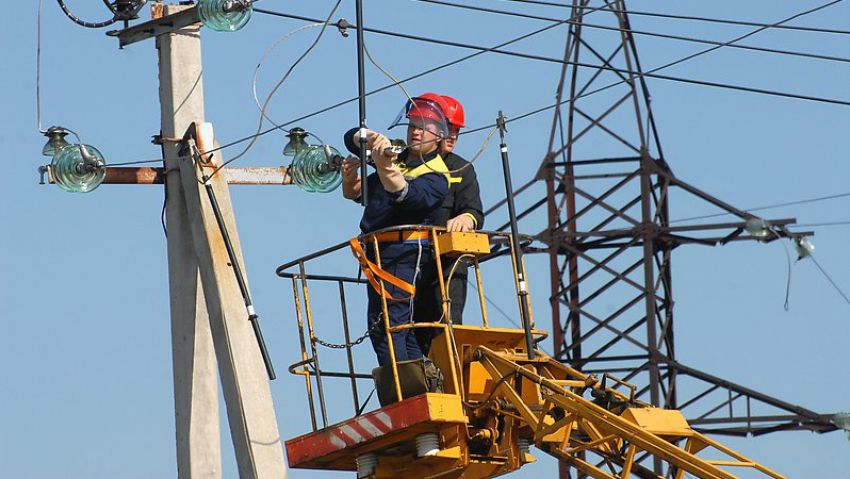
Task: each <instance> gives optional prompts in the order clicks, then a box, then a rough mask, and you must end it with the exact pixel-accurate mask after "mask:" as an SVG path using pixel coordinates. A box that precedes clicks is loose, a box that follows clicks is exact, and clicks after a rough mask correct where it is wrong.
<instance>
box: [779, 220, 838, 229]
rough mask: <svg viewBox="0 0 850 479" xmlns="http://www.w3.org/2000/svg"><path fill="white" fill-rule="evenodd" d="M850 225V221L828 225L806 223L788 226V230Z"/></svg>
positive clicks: (833, 222)
mask: <svg viewBox="0 0 850 479" xmlns="http://www.w3.org/2000/svg"><path fill="white" fill-rule="evenodd" d="M847 225H850V221H832V222H828V223H804V224H795V225H787V226H786V228H812V227H815V226H819V227H823V226H847Z"/></svg>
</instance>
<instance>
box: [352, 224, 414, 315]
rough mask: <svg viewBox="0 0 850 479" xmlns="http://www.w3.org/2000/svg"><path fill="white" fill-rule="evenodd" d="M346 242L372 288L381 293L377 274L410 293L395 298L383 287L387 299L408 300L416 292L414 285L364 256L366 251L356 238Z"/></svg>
mask: <svg viewBox="0 0 850 479" xmlns="http://www.w3.org/2000/svg"><path fill="white" fill-rule="evenodd" d="M348 243H349V245H350V246H351V254H353V255H354V257H355V258H356V259H357V261H359V262H360V269H362V270H363V274H364V275H365V276H366V279H368V280H369V283H370V284H371V285H372V287H373V288H375V291H377V293H378V294H381V285H380V283H378V280H377V279H376V278H375V276H377V277H378V278H380V279H381V280H383V281H386V282H388V283H391V284H394V285H395V286H397V287H398V288H400V289H402V290H403V291H406V292H408V293H410V296H407V297H405V298H396V297H394V296H393V295H391V294H390V293H388V292H387V290H386V289H384V297H385V298H387V299H389V300H390V301H409V300H410V298H412V297H413V295H414V294H416V287H415V286H413V285H412V284H410V283H408V282H406V281H402V280H400V279H399V278H397V277H396V276H393V275H391V274H390V273H387V272H386V271H385V270H384V269H382V268H381V267H380V266H378V265H376V264H375V263H373V262H371V261H369V258H367V257H366V252H365V251H363V246H361V245H360V241H359V240H358V239H357V238H351V239H350V240H349V241H348Z"/></svg>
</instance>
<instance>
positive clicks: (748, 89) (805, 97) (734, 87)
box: [211, 0, 850, 161]
mask: <svg viewBox="0 0 850 479" xmlns="http://www.w3.org/2000/svg"><path fill="white" fill-rule="evenodd" d="M840 1H842V0H835V1H833V2H829V3H827V4H824V5H821V6H820V7H817V8H815V9H812V10H808V11H806V12H803V13H801V14H797V15H794V16H793V17H790V18H788V19H786V20H783V21H780V22H776V23H774V24H771V25H765V24H758V26H759V27H766V28H777V27H778V26H781V24H782V23H785V22H787V21H790V20H791V19H794V18H798V17H800V16H801V15H805V14H808V13H812V12H813V11H817V10H819V9H822V8H826V7H827V6H830V5H833V4H835V3H838V2H840ZM600 9H603V7H598V8H595V9H593V10H592V11H594V12H595V11H597V10H600ZM254 11H255V12H257V13H260V14H266V15H271V16H277V17H283V18H291V19H296V20H302V21H311V22H315V21H317V20H316V19H313V18H308V17H303V16H300V15H291V14H287V13H282V12H275V11H270V10H264V9H258V8H255V9H254ZM583 15H587V12H585V13H583ZM571 20H572V18H568V19H566V20H561V21H558V22H555V23H553V24H551V25H548V26H546V27H543V28H540V29H537V30H535V31H532V32H530V33H527V34H524V35H521V36H519V37H516V38H513V39H511V40H508V41H506V42H503V43H501V44H499V45H496V46H494V47H491V48H486V47H480V46H473V45H466V44H462V43H458V42H447V41H441V40H435V39H430V38H424V37H417V36H414V35H408V34H401V33H397V32H389V31H385V30H379V29H375V28H368V27H364V28H363V30H364V31H368V32H372V33H379V34H385V35H390V36H396V37H401V38H407V39H411V40H418V41H423V42H430V43H438V44H444V45H449V46H457V47H461V48H468V49H475V50H478V51H476V52H475V53H473V54H470V55H467V56H464V57H461V58H458V59H456V60H453V61H451V62H448V63H445V64H442V65H439V66H437V67H434V68H431V69H428V70H425V71H423V72H420V73H418V74H415V75H412V76H410V77H408V78H405V79H403V80H400V81H399V83H405V82H408V81H411V80H413V79H416V78H420V77H422V76H425V75H428V74H431V73H434V72H436V71H439V70H442V69H444V68H447V67H449V66H453V65H456V64H458V63H461V62H464V61H467V60H469V59H471V58H474V57H476V56H478V55H482V54H484V53H488V52H492V53H500V54H512V55H516V56H522V57H527V58H528V57H531V58H533V59H538V60H545V61H550V62H554V63H559V64H564V63H566V64H572V65H575V66H579V67H587V68H596V69H605V70H613V71H615V72H620V73H622V72H624V70H622V69H614V68H608V67H602V66H597V65H588V64H580V63H575V62H565V61H564V60H561V59H553V58H546V57H542V58H541V57H538V56H533V55H527V54H522V53H518V52H505V51H503V50H499V49H500V48H502V47H504V46H507V45H510V44H513V43H516V42H518V41H521V40H524V39H526V38H529V37H532V36H534V35H538V34H540V33H543V32H545V31H548V30H550V29H552V28H554V27H556V26H559V25H562V24H564V23H568V22H570V21H571ZM327 21H329V19H328V20H327ZM337 26H338V27H339V26H340V25H339V24H337ZM349 26H351V27H356V26H353V25H350V24H349ZM758 31H761V30H758ZM751 34H752V33H751ZM734 41H737V40H733V41H730V42H725V43H724V44H722V45H719V46H716V47H712V48H711V49H707V50H704V51H702V52H698V53H695V54H692V55H689V56H687V57H685V58H683V59H680V60H678V61H676V62H671V63H669V64H666V65H663V66H661V67H658V68H655V69H653V70H650V72H644V73H638V74H637V75H638V76H641V75H642V76H645V77H650V78H658V79H663V80H671V81H682V82H686V83H693V84H698V85H705V86H714V87H719V88H727V89H732V90H738V91H744V92H750V93H760V94H765V95H772V96H779V97H786V98H794V99H803V100H812V101H820V102H825V103H832V104H839V105H843V106H850V101H844V100H837V99H830V98H820V97H814V96H808V95H798V94H794V93H785V92H778V91H773V90H766V89H758V88H752V87H743V86H737V85H729V84H723V83H716V82H707V81H701V80H689V79H682V78H677V77H669V76H666V75H657V74H654V73H652V72H657V71H659V70H661V69H663V68H668V67H670V66H672V65H674V64H679V63H682V62H683V61H686V60H690V59H693V58H695V57H696V56H699V55H703V54H705V53H708V51H713V50H716V49H718V48H722V47H724V46H728V44H731V43H732V42H734ZM627 73H628V72H627ZM626 81H627V80H622V81H619V82H615V83H612V84H609V85H607V86H604V87H601V88H599V89H596V90H593V91H590V92H586V93H584V94H582V95H580V96H577V97H576V98H568V99H565V100H562V101H561V102H560V103H556V104H551V105H548V106H544V107H541V108H538V109H535V110H532V111H530V112H527V113H524V114H521V115H519V116H516V117H514V118H511V119H508V120H507V123H511V122H515V121H520V120H522V119H525V118H528V117H530V116H533V115H537V114H539V113H542V112H544V111H548V110H551V109H553V108H556V107H558V106H560V105H563V104H566V103H569V102H571V101H574V100H576V99H579V98H585V97H587V96H590V95H593V94H596V93H599V92H601V91H603V90H606V89H609V88H612V87H614V86H617V85H620V84H622V83H625V82H626ZM395 85H396V84H395V83H392V84H388V85H385V86H383V87H381V88H378V89H376V90H373V91H371V92H368V93H366V96H370V95H373V94H376V93H378V92H381V91H385V90H387V89H389V88H392V87H393V86H395ZM358 99H359V97H354V98H350V99H348V100H344V101H341V102H338V103H336V104H334V105H330V106H328V107H326V108H323V109H320V110H317V111H315V112H313V113H310V114H308V115H304V116H302V117H300V118H296V119H294V120H291V121H288V122H286V123H283V125H282V126H288V125H292V124H294V123H297V122H299V121H303V120H305V119H308V118H311V117H313V116H317V115H320V114H322V113H326V112H327V111H330V110H333V109H336V108H338V107H340V106H343V105H346V104H348V103H351V102H354V101H357V100H358ZM494 126H495V123H494V124H489V125H486V126H483V127H480V128H475V129H470V130H468V131H465V132H462V133H461V135H468V134H472V133H476V132H479V131H482V130H486V129H490V128H493V127H494ZM275 130H277V128H271V129H268V130H266V131H261V132H258V133H257V134H256V135H251V136H248V137H244V138H241V139H238V140H235V141H233V142H231V143H228V144H226V145H223V146H220V147H219V148H217V149H216V150H221V149H224V148H228V147H231V146H234V145H236V144H239V143H242V142H244V141H248V140H252V139H254V138H256V137H257V136H262V135H264V134H267V133H269V132H271V131H275ZM216 150H211V152H212V151H216ZM231 161H232V160H231Z"/></svg>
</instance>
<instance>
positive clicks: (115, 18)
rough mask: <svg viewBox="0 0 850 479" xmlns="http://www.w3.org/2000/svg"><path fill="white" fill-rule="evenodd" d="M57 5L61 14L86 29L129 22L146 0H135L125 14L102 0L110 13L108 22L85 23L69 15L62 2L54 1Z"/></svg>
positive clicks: (105, 0) (71, 14)
mask: <svg viewBox="0 0 850 479" xmlns="http://www.w3.org/2000/svg"><path fill="white" fill-rule="evenodd" d="M56 1H57V3H59V8H61V9H62V12H63V13H64V14H65V16H66V17H68V18H69V19H71V21H73V22H74V23H76V24H77V25H80V26H82V27H86V28H103V27H108V26H109V25H112V24H113V23H116V22H119V21H122V20H131V19H133V18H135V17H136V15H138V13H139V12H140V11H141V10H142V8H144V6H145V5H146V4H147V3H148V0H137V4H135V5H133V6H132V8H130V9H129V10H127V11H126V12H121V11H118V10H117V9H116V8H115V7H114V6H113V5H112V4H110V3H109V2H108V1H107V0H103V4H104V5H106V8H108V9H109V11H110V12H111V13H112V18H110V19H109V20H105V21H102V22H87V21H85V20H81V19H80V18H78V17H77V16H76V15H74V14H73V13H71V10H70V9H68V6H67V5H65V1H64V0H56Z"/></svg>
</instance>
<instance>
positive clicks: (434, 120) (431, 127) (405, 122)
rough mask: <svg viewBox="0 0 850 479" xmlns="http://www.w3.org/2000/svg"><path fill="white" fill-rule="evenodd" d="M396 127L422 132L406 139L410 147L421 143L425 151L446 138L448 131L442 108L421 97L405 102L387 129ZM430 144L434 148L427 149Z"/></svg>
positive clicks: (434, 102)
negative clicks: (411, 128)
mask: <svg viewBox="0 0 850 479" xmlns="http://www.w3.org/2000/svg"><path fill="white" fill-rule="evenodd" d="M397 126H404V127H408V128H409V127H413V128H414V129H417V130H422V132H421V134H413V136H414V137H413V138H408V143H409V144H411V146H412V145H413V144H414V143H423V148H424V149H426V150H432V149H434V148H436V146H437V144H438V143H439V141H440V140H441V139H442V138H445V137H446V136H448V131H449V127H448V122H447V121H446V114H445V112H444V111H443V108H442V107H441V106H440V105H439V104H438V103H437V102H436V101H433V100H430V99H428V98H422V97H414V98H413V100H412V101H411V100H408V101H407V103H406V104H405V105H404V108H402V109H401V111H400V112H399V113H398V115H397V116H396V118H395V120H393V122H392V124H390V127H389V129H390V130H392V129H393V128H395V127H397ZM408 136H410V135H408ZM430 144H433V145H434V148H431V147H429V145H430Z"/></svg>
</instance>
